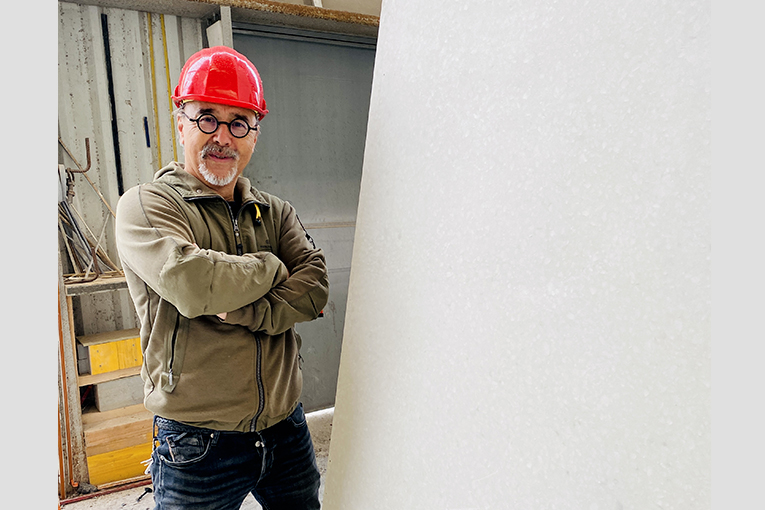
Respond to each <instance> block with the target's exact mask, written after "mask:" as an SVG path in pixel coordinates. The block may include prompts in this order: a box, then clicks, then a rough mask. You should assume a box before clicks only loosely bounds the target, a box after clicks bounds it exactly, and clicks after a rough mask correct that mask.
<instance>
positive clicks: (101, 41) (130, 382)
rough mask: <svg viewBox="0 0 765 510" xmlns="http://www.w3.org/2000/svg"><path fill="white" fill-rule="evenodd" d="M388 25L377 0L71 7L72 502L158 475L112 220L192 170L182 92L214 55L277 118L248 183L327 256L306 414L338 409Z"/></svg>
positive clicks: (62, 164) (64, 345)
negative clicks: (191, 63) (173, 165)
mask: <svg viewBox="0 0 765 510" xmlns="http://www.w3.org/2000/svg"><path fill="white" fill-rule="evenodd" d="M379 14H380V1H379V0H324V1H323V2H322V1H321V0H313V1H295V0H293V1H287V2H273V1H236V0H230V1H205V2H194V1H185V0H169V1H162V2H152V1H148V0H144V1H142V0H128V1H119V2H117V1H111V0H90V1H85V2H58V20H59V24H58V118H59V122H58V136H59V140H58V151H59V158H58V163H59V168H58V176H59V197H58V201H59V273H60V281H59V312H60V314H59V317H60V346H59V347H60V349H59V350H60V352H59V359H60V363H59V368H60V379H59V417H60V424H61V427H60V434H59V436H60V452H59V453H60V455H59V460H60V468H59V470H60V480H59V493H60V497H61V498H65V497H67V496H71V495H72V494H75V493H77V492H78V491H82V490H83V487H91V489H89V490H92V487H98V488H100V489H108V488H110V487H116V486H119V485H124V484H126V483H131V482H135V481H136V480H142V479H145V476H143V465H141V463H140V461H142V460H145V459H146V458H148V452H150V445H149V430H150V425H149V426H147V424H150V419H151V417H150V414H149V413H148V412H146V411H145V410H144V409H143V407H142V404H141V402H142V390H141V382H140V375H138V371H139V367H140V363H141V354H140V344H139V343H138V341H137V329H136V328H138V326H139V324H138V322H137V317H136V315H135V311H134V309H133V305H132V302H131V300H130V296H129V294H128V291H127V288H126V286H125V283H124V278H122V277H121V273H120V263H119V257H118V254H117V251H116V248H115V240H114V213H113V211H114V210H115V208H116V204H117V201H118V200H119V197H120V195H121V194H122V193H123V192H124V191H125V190H127V189H129V188H130V187H132V186H134V185H136V184H139V183H143V182H148V181H151V180H152V178H153V175H154V173H155V172H156V171H157V170H158V169H159V168H161V167H162V166H164V165H166V164H167V163H169V162H170V161H173V160H176V161H181V162H182V161H183V151H182V147H181V146H180V144H179V142H178V140H177V138H176V129H175V125H174V122H173V120H172V118H171V111H172V109H173V105H172V103H171V100H170V95H171V94H172V91H173V88H174V87H175V85H176V83H177V81H178V75H179V74H180V70H181V68H182V66H183V63H184V62H185V60H186V59H187V58H188V57H189V56H190V55H192V54H193V53H195V52H196V51H198V50H199V49H201V48H203V47H208V46H212V45H216V44H223V45H226V46H231V47H233V48H235V49H237V50H238V51H240V52H242V53H243V54H245V55H247V56H248V57H249V58H250V59H251V60H252V62H253V63H254V64H255V65H256V67H257V68H258V69H259V71H260V74H261V77H262V79H263V82H264V88H265V97H266V101H267V104H268V108H269V110H270V113H269V115H268V118H267V119H266V121H265V122H264V124H263V132H262V135H261V136H260V138H259V143H258V146H257V149H256V153H255V156H254V157H253V158H252V160H251V162H250V164H249V166H248V167H247V168H246V169H245V172H244V175H245V176H246V177H248V178H249V179H250V180H251V181H252V183H253V185H254V186H255V187H257V188H259V189H262V190H264V191H268V192H270V193H274V194H275V195H277V196H280V197H282V198H284V199H285V200H287V201H289V202H291V203H292V204H293V205H294V206H295V208H296V209H297V211H298V213H299V214H300V217H301V221H302V223H303V224H304V226H305V227H306V229H307V230H308V231H309V233H310V234H311V236H312V237H313V238H314V240H315V241H316V243H317V245H319V246H320V247H321V248H323V249H324V251H325V254H326V258H327V263H328V267H329V274H330V298H329V302H328V304H327V306H326V308H325V310H324V312H325V316H324V317H323V318H321V319H319V320H317V321H313V322H311V323H304V324H299V325H298V326H297V329H298V331H299V332H300V333H301V335H302V336H303V338H304V346H303V353H302V354H303V357H304V359H305V365H304V381H305V382H304V393H303V398H302V400H303V403H304V406H305V407H306V409H307V410H308V411H313V410H319V409H324V408H328V407H331V406H333V404H334V398H335V389H336V384H337V374H338V365H339V359H340V349H341V345H342V333H343V324H344V319H345V305H346V297H347V290H348V278H349V272H350V265H351V253H352V246H353V239H354V229H355V220H356V208H357V205H358V196H359V185H360V181H361V169H362V162H363V161H362V160H363V151H364V142H365V136H366V125H367V112H368V107H369V100H370V91H371V86H372V71H373V65H374V59H375V45H376V38H377V28H378V24H379Z"/></svg>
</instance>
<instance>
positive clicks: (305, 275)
mask: <svg viewBox="0 0 765 510" xmlns="http://www.w3.org/2000/svg"><path fill="white" fill-rule="evenodd" d="M173 100H174V102H175V104H176V106H177V107H178V109H177V110H176V116H177V127H178V134H179V138H180V141H181V143H182V144H183V149H184V158H185V163H184V164H180V163H177V162H172V163H170V164H169V165H167V166H166V167H164V168H162V169H161V170H159V172H157V173H156V174H155V176H154V180H153V182H151V183H147V184H141V185H138V186H136V187H133V188H132V189H130V190H128V191H127V192H126V193H125V194H124V195H123V196H122V198H121V199H120V201H119V204H118V206H117V246H118V250H119V254H120V259H121V262H122V266H123V269H124V271H125V277H126V279H127V283H128V289H129V290H130V295H131V297H132V299H133V302H134V303H135V308H136V311H137V313H138V316H139V318H140V321H141V348H142V350H143V354H144V364H143V367H142V369H141V376H142V377H143V380H144V382H145V387H144V403H145V405H146V408H147V409H149V410H150V411H152V412H153V413H154V414H155V418H154V431H155V432H154V433H155V438H154V451H153V453H152V458H151V465H150V472H151V477H152V482H153V484H154V500H155V502H156V509H180V508H184V509H186V508H195V509H197V508H198V509H202V508H204V509H238V508H239V507H240V506H241V503H242V501H243V500H244V498H245V497H246V495H247V493H249V492H251V493H252V494H253V496H255V498H256V499H257V500H258V501H259V502H260V503H261V505H262V506H263V508H265V509H270V510H275V509H304V508H305V509H309V508H310V509H313V508H319V500H318V489H319V480H320V476H319V472H318V469H317V468H316V460H315V456H314V450H313V443H312V442H311V437H310V434H309V432H308V428H307V426H306V421H305V414H304V412H303V409H302V405H301V404H300V403H299V402H298V399H299V397H300V393H301V389H302V375H301V367H300V364H301V363H302V358H301V357H300V345H301V340H300V337H299V336H298V335H297V333H296V332H295V330H294V329H293V326H294V324H295V323H297V322H301V321H310V320H313V319H315V318H316V317H317V316H318V315H319V314H320V312H321V310H322V308H323V307H324V305H325V304H326V302H327V297H328V289H329V282H328V279H327V270H326V266H325V261H324V255H323V253H322V251H321V250H320V249H317V248H316V247H315V246H314V244H313V241H312V240H311V238H310V236H309V235H308V234H307V233H306V232H305V230H304V229H303V227H302V225H301V224H300V221H299V220H298V217H297V215H296V213H295V210H294V209H293V208H292V206H291V205H290V204H289V203H287V202H285V201H283V200H281V199H279V198H277V197H275V196H272V195H269V194H267V193H264V192H261V191H258V190H256V189H255V188H253V187H251V185H250V182H249V180H248V179H246V178H244V177H241V174H242V171H243V170H244V168H245V166H246V165H247V163H248V162H249V160H250V157H251V156H252V153H253V151H254V150H255V144H256V143H257V140H258V135H259V134H260V121H261V119H262V118H263V117H264V116H265V115H266V114H267V113H268V110H267V109H266V103H265V100H264V99H263V87H262V83H261V80H260V76H259V74H258V71H257V69H256V68H255V67H254V66H253V65H252V63H251V62H250V61H249V60H247V58H246V57H244V56H243V55H241V54H239V53H238V52H236V51H234V50H232V49H230V48H226V47H222V46H218V47H213V48H208V49H204V50H202V51H200V52H198V53H196V54H195V55H193V56H192V57H191V58H189V60H188V61H187V62H186V64H185V66H184V68H183V70H182V71H181V75H180V79H179V83H178V86H177V87H176V89H175V94H174V96H173Z"/></svg>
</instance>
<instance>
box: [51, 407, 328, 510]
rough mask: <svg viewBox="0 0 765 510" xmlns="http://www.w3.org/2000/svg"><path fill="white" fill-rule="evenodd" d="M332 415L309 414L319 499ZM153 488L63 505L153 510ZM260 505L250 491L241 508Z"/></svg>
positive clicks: (85, 509) (77, 509)
mask: <svg viewBox="0 0 765 510" xmlns="http://www.w3.org/2000/svg"><path fill="white" fill-rule="evenodd" d="M333 415H334V408H330V409H325V410H323V411H316V412H313V413H308V414H307V419H308V428H309V429H310V431H311V438H312V439H313V443H314V449H315V450H316V463H317V464H318V466H319V472H321V487H320V488H319V497H320V498H323V497H324V479H325V474H326V472H327V459H328V456H329V440H330V437H331V434H332V417H333ZM150 488H151V484H149V485H146V486H145V487H135V488H132V489H125V490H121V491H118V492H113V493H110V494H103V495H95V496H93V497H91V498H88V499H84V500H82V501H75V502H73V503H65V504H64V505H62V508H65V509H66V510H114V509H120V510H151V509H153V508H154V498H153V496H152V493H151V492H146V490H147V489H150ZM72 499H74V498H72ZM261 508H262V507H261V506H260V505H259V504H258V502H257V501H255V498H254V497H253V496H252V494H249V495H248V496H247V498H245V500H244V503H242V506H241V509H240V510H261Z"/></svg>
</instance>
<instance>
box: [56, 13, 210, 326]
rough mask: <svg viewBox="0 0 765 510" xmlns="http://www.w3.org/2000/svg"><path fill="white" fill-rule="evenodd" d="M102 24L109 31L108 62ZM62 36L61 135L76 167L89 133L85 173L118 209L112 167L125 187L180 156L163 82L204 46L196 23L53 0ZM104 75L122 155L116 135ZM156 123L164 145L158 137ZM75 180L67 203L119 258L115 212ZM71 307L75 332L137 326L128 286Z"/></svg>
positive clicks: (65, 159) (84, 183) (167, 90)
mask: <svg viewBox="0 0 765 510" xmlns="http://www.w3.org/2000/svg"><path fill="white" fill-rule="evenodd" d="M104 21H105V23H104ZM104 29H106V31H107V32H108V50H109V54H110V58H109V59H107V55H106V50H107V46H106V44H105V42H104ZM58 38H59V41H58V42H59V44H58V48H59V66H58V70H59V77H58V78H59V95H58V113H59V135H60V137H61V139H62V141H63V143H64V144H65V145H66V146H67V148H68V150H69V151H70V152H72V154H73V155H74V157H75V158H76V159H77V160H78V162H79V163H80V164H81V165H82V166H85V164H86V163H85V162H86V160H87V157H86V153H85V138H88V139H89V140H90V152H91V162H92V164H91V169H90V170H89V171H88V174H87V176H88V178H89V179H90V180H91V181H93V183H94V184H95V186H96V187H97V188H98V189H99V190H100V192H101V193H102V194H103V195H104V197H105V199H106V201H107V202H108V203H109V204H110V206H111V207H112V209H114V208H115V207H116V204H117V201H118V200H119V191H118V190H119V184H118V178H119V177H120V175H118V168H119V171H120V172H119V173H120V174H121V180H122V188H123V189H128V188H130V187H131V186H133V185H135V184H138V183H140V182H147V181H150V180H151V179H152V177H153V175H154V173H155V172H156V171H157V169H158V168H159V165H160V163H162V164H166V163H168V162H169V161H171V160H173V159H176V154H177V155H178V156H177V157H178V158H181V160H182V154H181V151H180V146H179V145H178V144H177V140H176V139H175V129H174V126H173V122H172V120H171V113H170V112H171V106H170V101H169V96H170V93H171V90H170V87H169V84H172V83H177V81H178V75H179V74H180V70H181V67H182V66H183V63H184V62H185V60H186V58H188V56H190V55H191V54H192V53H194V52H196V51H198V50H199V49H201V48H202V27H201V22H200V20H198V19H194V18H181V17H177V16H168V15H161V14H153V13H151V14H150V13H146V12H138V11H131V10H125V9H116V8H104V7H96V6H87V5H79V4H73V3H69V2H59V36H58ZM151 50H153V51H151ZM107 64H109V65H107ZM168 70H169V75H168ZM109 71H111V77H112V83H113V90H114V111H115V113H116V116H115V117H114V120H115V122H116V128H117V140H118V144H119V152H118V157H117V156H116V155H115V147H114V145H115V144H114V140H113V136H112V105H111V102H110V100H111V99H110V94H109ZM155 98H156V99H155ZM157 126H158V127H159V140H160V141H161V143H157V141H158V136H157V129H156V128H157ZM147 135H148V143H147ZM174 141H175V146H176V148H175V150H174V143H173V142H174ZM160 145H161V154H160V153H159V146H160ZM61 153H62V156H61V157H60V160H59V161H60V163H62V164H64V165H65V166H67V167H70V168H74V167H75V163H74V162H73V161H72V160H71V159H70V158H69V157H68V156H64V155H63V151H61ZM118 163H119V164H118ZM75 182H76V184H75V197H74V200H73V204H72V205H73V207H74V208H75V209H76V210H77V211H78V212H79V213H80V214H81V215H82V219H83V224H84V225H87V227H88V228H90V230H91V231H92V232H93V234H94V236H95V237H96V238H98V237H99V236H100V234H101V231H102V228H104V226H105V231H104V237H105V245H106V251H107V253H108V254H109V257H110V258H111V259H112V260H114V261H118V260H119V257H118V256H117V250H116V247H115V243H114V220H113V218H112V216H111V213H110V212H109V210H108V209H107V208H106V206H104V205H103V203H102V201H101V199H100V198H99V197H98V195H97V194H96V192H95V191H93V190H92V189H91V187H90V185H89V184H88V182H87V180H86V179H85V178H84V177H83V176H82V175H77V176H76V177H75ZM75 305H76V312H77V313H76V315H75V328H76V331H77V333H78V334H92V333H98V332H102V331H108V330H112V329H121V328H132V327H136V326H137V323H136V318H135V313H134V311H133V306H132V303H131V301H130V297H129V295H128V293H127V291H126V290H123V291H116V292H113V293H112V294H111V295H110V296H108V297H107V296H105V295H103V294H100V295H97V296H82V297H77V298H75Z"/></svg>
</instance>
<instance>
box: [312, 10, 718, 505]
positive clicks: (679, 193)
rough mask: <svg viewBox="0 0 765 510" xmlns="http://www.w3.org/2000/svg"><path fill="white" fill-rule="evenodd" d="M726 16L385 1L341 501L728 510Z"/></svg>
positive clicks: (340, 409)
mask: <svg viewBox="0 0 765 510" xmlns="http://www.w3.org/2000/svg"><path fill="white" fill-rule="evenodd" d="M710 21H711V13H710V5H709V4H708V3H706V2H686V1H679V0H677V1H669V2H665V1H653V0H649V1H647V2H640V3H633V2H626V1H617V2H604V1H599V2H594V3H593V2H591V1H585V0H574V1H571V2H558V3H550V2H544V3H539V2H536V1H532V0H521V1H518V2H512V3H501V4H500V3H499V2H494V3H491V2H440V1H435V0H418V1H411V0H409V1H404V0H386V2H385V3H384V5H383V11H382V15H381V22H380V32H379V38H378V46H377V57H376V64H375V73H374V82H373V89H372V99H371V104H370V119H369V125H368V132H367V143H366V149H365V159H364V169H363V176H362V182H361V194H360V198H359V211H358V219H357V228H356V236H355V241H354V251H353V265H352V268H351V276H350V285H349V295H348V309H347V315H346V327H345V332H344V344H343V352H342V358H341V365H340V372H339V379H338V394H337V400H336V407H335V415H334V425H333V435H332V443H331V449H330V459H329V469H328V473H327V486H326V493H325V499H324V508H326V509H327V510H337V509H358V508H365V509H376V508H381V509H383V508H385V509H387V508H418V509H430V508H432V509H449V508H455V509H456V508H462V509H464V508H485V509H497V508H516V509H561V508H565V509H609V510H616V509H641V510H642V509H648V508H657V509H658V508H663V509H688V510H691V509H693V510H696V509H705V508H710V504H711V503H710V499H711V496H710V492H711V489H710V483H711V480H710V479H711V460H710V456H711V452H710V441H711V430H710V429H711V407H710V386H711V378H710V362H711V361H710V356H711V331H710V330H711V324H710V322H711V295H710V292H711V290H710V289H711V282H710V280H711V275H710V259H711V235H710V222H711V182H710V181H711V175H710V174H711V172H710V166H711V165H710V158H711V151H710V137H711V126H710V124H711V122H710V112H711V109H710V96H711V70H710V58H711V57H710V46H711V43H710V40H711V38H710V32H711V30H710Z"/></svg>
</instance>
